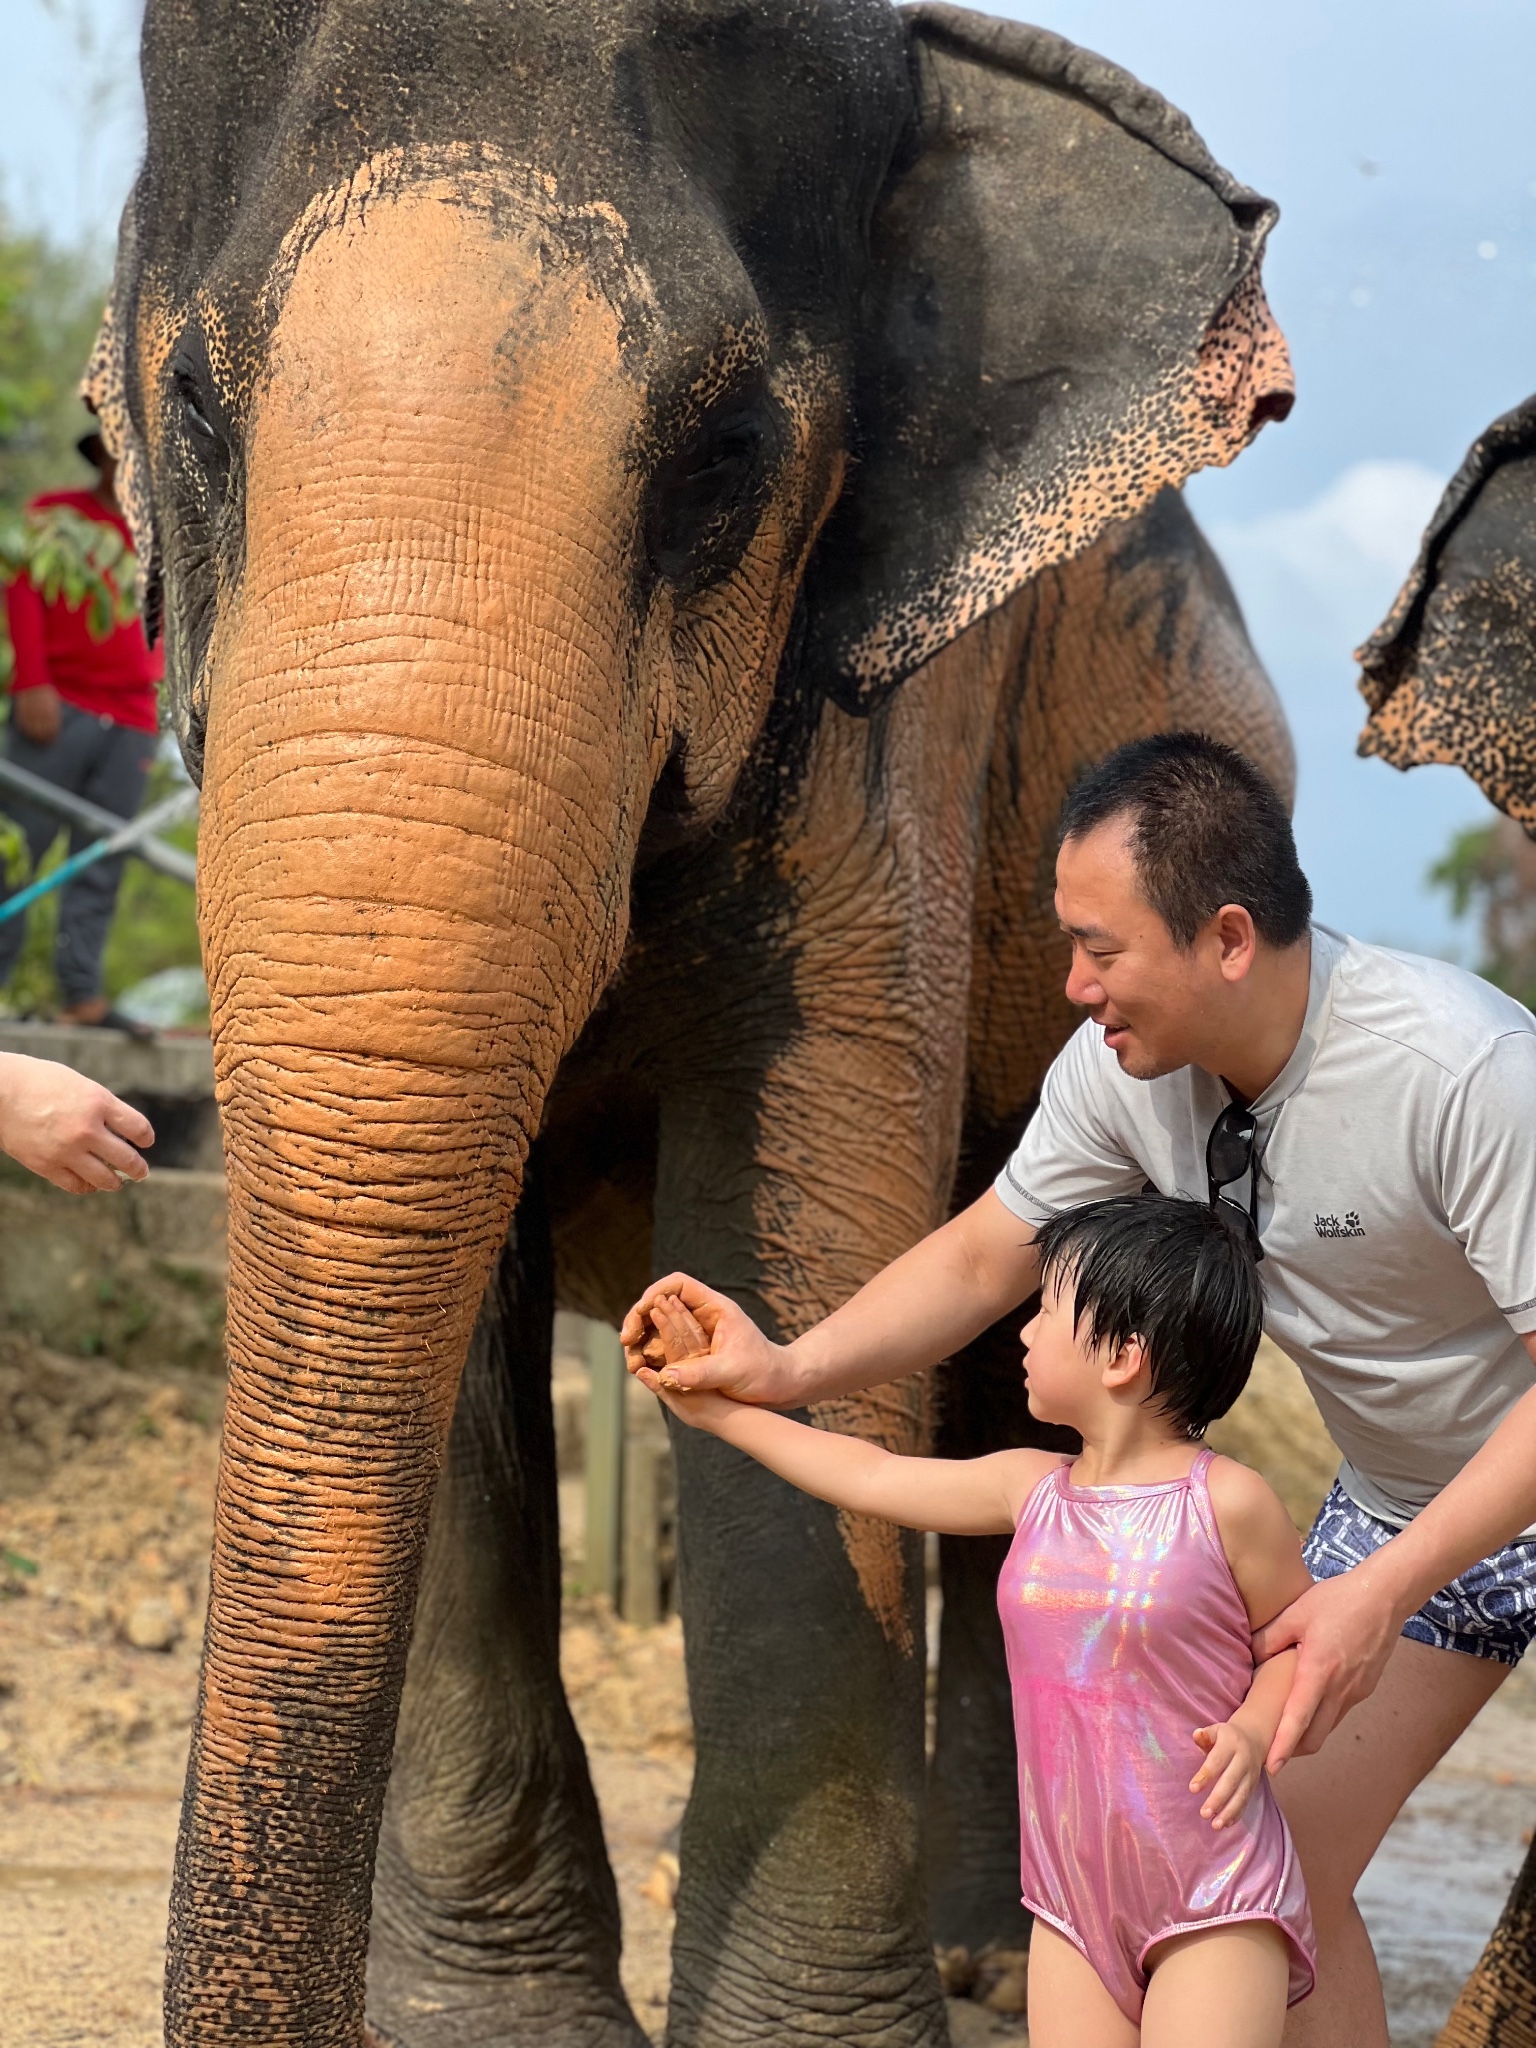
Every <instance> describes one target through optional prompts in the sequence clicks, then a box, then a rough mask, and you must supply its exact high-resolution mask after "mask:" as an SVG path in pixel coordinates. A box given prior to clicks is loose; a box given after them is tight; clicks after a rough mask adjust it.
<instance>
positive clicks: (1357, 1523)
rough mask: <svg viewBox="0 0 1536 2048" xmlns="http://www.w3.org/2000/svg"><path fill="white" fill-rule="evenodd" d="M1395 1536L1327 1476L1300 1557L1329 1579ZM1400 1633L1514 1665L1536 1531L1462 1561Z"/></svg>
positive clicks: (1525, 1630) (1529, 1595) (1529, 1625)
mask: <svg viewBox="0 0 1536 2048" xmlns="http://www.w3.org/2000/svg"><path fill="white" fill-rule="evenodd" d="M1396 1534H1397V1531H1396V1530H1395V1529H1394V1528H1393V1527H1392V1525H1391V1523H1390V1522H1379V1521H1378V1520H1377V1519H1376V1517H1375V1516H1374V1515H1368V1514H1367V1513H1366V1511H1365V1509H1364V1508H1362V1507H1360V1506H1358V1505H1357V1504H1356V1503H1355V1502H1354V1501H1352V1500H1351V1499H1350V1497H1349V1495H1348V1494H1347V1493H1346V1492H1345V1491H1344V1489H1343V1487H1342V1486H1340V1485H1339V1483H1338V1481H1337V1480H1335V1481H1334V1484H1333V1491H1332V1492H1331V1493H1330V1494H1329V1496H1328V1498H1327V1499H1326V1500H1325V1501H1324V1502H1323V1504H1322V1506H1321V1507H1320V1508H1319V1509H1318V1511H1317V1520H1316V1521H1315V1522H1314V1523H1313V1524H1312V1528H1311V1531H1310V1533H1309V1534H1308V1537H1307V1540H1306V1543H1305V1544H1304V1545H1303V1547H1302V1556H1303V1557H1304V1558H1305V1559H1306V1564H1307V1570H1308V1571H1309V1572H1310V1573H1311V1574H1312V1576H1313V1578H1314V1579H1336V1578H1337V1577H1338V1576H1339V1573H1340V1572H1347V1571H1348V1570H1349V1569H1350V1567H1351V1566H1352V1565H1357V1564H1361V1563H1363V1562H1364V1561H1365V1559H1366V1558H1368V1557H1369V1556H1370V1554H1371V1552H1372V1551H1373V1550H1380V1548H1381V1546H1382V1545H1383V1543H1387V1542H1390V1540H1391V1539H1392V1537H1394V1536H1395V1535H1396ZM1403 1634H1404V1635H1405V1636H1409V1637H1411V1638H1412V1639H1413V1641H1414V1642H1416V1643H1428V1644H1429V1645H1430V1647H1431V1648H1432V1649H1436V1650H1464V1651H1465V1652H1466V1654H1467V1655H1468V1656H1469V1657H1491V1658H1493V1660H1494V1662H1495V1663H1498V1664H1518V1663H1519V1662H1520V1658H1521V1656H1522V1654H1523V1653H1524V1651H1525V1648H1526V1645H1527V1644H1528V1643H1529V1642H1530V1640H1531V1638H1532V1636H1536V1537H1529V1536H1526V1537H1521V1538H1519V1539H1518V1540H1517V1541H1516V1542H1514V1543H1506V1544H1505V1546H1504V1548H1503V1549H1502V1550H1496V1551H1495V1552H1494V1553H1493V1555H1492V1557H1485V1558H1484V1559H1483V1561H1482V1563H1481V1564H1474V1565H1469V1566H1468V1567H1467V1569H1466V1570H1465V1571H1464V1572H1463V1573H1462V1575H1461V1577H1460V1578H1459V1579H1452V1581H1451V1583H1450V1584H1449V1585H1448V1586H1443V1587H1442V1588H1441V1590H1440V1591H1439V1592H1438V1593H1435V1594H1433V1595H1431V1597H1430V1598H1429V1599H1428V1600H1426V1601H1425V1602H1424V1605H1423V1606H1422V1607H1421V1608H1420V1609H1419V1611H1418V1613H1417V1614H1410V1615H1409V1617H1408V1619H1407V1620H1406V1621H1405V1622H1404V1623H1403Z"/></svg>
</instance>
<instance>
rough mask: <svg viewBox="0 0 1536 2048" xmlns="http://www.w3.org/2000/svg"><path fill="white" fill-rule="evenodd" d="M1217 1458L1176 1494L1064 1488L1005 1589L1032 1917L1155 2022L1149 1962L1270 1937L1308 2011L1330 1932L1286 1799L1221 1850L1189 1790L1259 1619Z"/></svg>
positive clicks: (1243, 1820) (1245, 1671)
mask: <svg viewBox="0 0 1536 2048" xmlns="http://www.w3.org/2000/svg"><path fill="white" fill-rule="evenodd" d="M1210 1462H1211V1453H1210V1452H1209V1451H1201V1453H1200V1454H1199V1456H1198V1457H1197V1458H1196V1459H1195V1462H1194V1466H1193V1468H1192V1470H1191V1471H1190V1473H1189V1475H1188V1477H1187V1478H1184V1479H1175V1480H1171V1481H1169V1482H1167V1483H1166V1484H1164V1485H1160V1486H1098V1487H1078V1486H1074V1485H1073V1484H1072V1482H1071V1480H1070V1478H1069V1476H1068V1471H1069V1468H1068V1467H1067V1466H1066V1465H1062V1466H1060V1467H1058V1468H1057V1470H1056V1471H1054V1472H1051V1473H1048V1474H1047V1475H1046V1477H1045V1478H1044V1479H1042V1480H1041V1481H1040V1484H1039V1485H1038V1486H1037V1487H1036V1488H1035V1490H1034V1492H1033V1493H1032V1494H1031V1495H1030V1496H1029V1499H1028V1500H1027V1501H1026V1502H1025V1503H1024V1510H1023V1513H1022V1514H1021V1515H1020V1516H1019V1525H1018V1528H1017V1530H1016V1531H1015V1533H1014V1538H1013V1546H1012V1548H1011V1549H1010V1550H1009V1552H1008V1558H1007V1562H1006V1563H1005V1564H1004V1566H1003V1570H1002V1576H1001V1578H1000V1579H999V1580H998V1587H997V1601H998V1609H999V1611H1000V1613H1001V1615H1002V1621H1003V1635H1004V1637H1005V1639H1006V1641H1007V1645H1008V1675H1009V1678H1010V1680H1011V1682H1012V1685H1013V1714H1014V1724H1015V1727H1016V1729H1017V1732H1018V1742H1019V1817H1020V1835H1021V1837H1022V1843H1023V1884H1024V1904H1025V1905H1026V1906H1028V1907H1029V1909H1030V1911H1031V1912H1033V1913H1036V1914H1038V1915H1039V1917H1040V1918H1041V1919H1042V1920H1045V1921H1047V1922H1048V1923H1049V1924H1050V1925H1051V1926H1052V1927H1054V1928H1055V1929H1056V1930H1057V1932H1058V1933H1060V1934H1063V1935H1065V1936H1066V1938H1067V1940H1068V1941H1070V1942H1072V1943H1073V1944H1074V1945H1075V1946H1076V1947H1077V1948H1079V1949H1081V1950H1082V1952H1083V1954H1084V1955H1085V1956H1086V1957H1087V1958H1088V1961H1089V1962H1090V1963H1091V1964H1092V1965H1093V1967H1094V1969H1095V1970H1096V1971H1097V1972H1098V1974H1099V1976H1100V1978H1101V1979H1102V1980H1103V1983H1104V1985H1105V1988H1106V1989H1107V1990H1108V1991H1109V1993H1110V1995H1111V1997H1112V1998H1113V1999H1114V2001H1115V2003H1116V2004H1117V2005H1118V2006H1119V2008H1120V2010H1121V2011H1122V2012H1123V2013H1124V2014H1125V2016H1126V2017H1127V2019H1129V2020H1132V2021H1135V2022H1139V2021H1140V2018H1141V2002H1142V1998H1143V1996H1144V1995H1145V1992H1146V1988H1147V1954H1148V1951H1149V1950H1151V1949H1152V1948H1154V1947H1155V1946H1156V1945H1157V1943H1158V1942H1160V1941H1165V1940H1166V1939H1167V1938H1168V1937H1169V1936H1170V1935H1173V1934H1188V1933H1191V1932H1193V1931H1194V1930H1195V1929H1197V1928H1202V1927H1220V1926H1223V1925H1229V1924H1231V1923H1232V1922H1234V1921H1239V1920H1270V1921H1273V1922H1274V1923H1275V1925H1276V1926H1277V1927H1279V1928H1280V1929H1281V1931H1282V1932H1283V1933H1284V1934H1285V1936H1286V1938H1287V1940H1288V1941H1289V1943H1290V1950H1291V1987H1290V2003H1291V2004H1292V2005H1294V2004H1296V2002H1297V2001H1298V2000H1299V1999H1302V1998H1305V1997H1306V1995H1307V1993H1308V1992H1309V1991H1310V1990H1311V1989H1312V1975H1313V1940H1312V1916H1311V1914H1310V1912H1309V1911H1308V1908H1307V1892H1306V1886H1305V1885H1304V1883H1303V1882H1302V1876H1301V1870H1300V1866H1299V1865H1298V1864H1297V1861H1296V1856H1295V1852H1294V1851H1293V1849H1292V1847H1291V1838H1290V1833H1289V1831H1288V1830H1287V1828H1286V1825H1285V1821H1284V1819H1283V1818H1282V1816H1281V1813H1280V1809H1279V1807H1278V1806H1277V1805H1276V1804H1275V1800H1274V1795H1273V1794H1272V1792H1271V1791H1270V1788H1269V1784H1268V1781H1267V1780H1266V1781H1265V1782H1264V1783H1262V1784H1261V1785H1260V1786H1259V1788H1258V1790H1257V1791H1256V1792H1254V1794H1253V1795H1252V1797H1251V1798H1250V1799H1249V1802H1248V1805H1247V1806H1246V1808H1245V1809H1244V1811H1243V1813H1242V1815H1241V1816H1240V1818H1239V1819H1238V1820H1236V1821H1235V1822H1234V1823H1233V1824H1232V1826H1231V1827H1229V1828H1223V1829H1221V1831H1220V1832H1219V1833H1218V1832H1217V1831H1215V1830H1214V1829H1213V1828H1212V1827H1211V1824H1210V1822H1209V1821H1205V1820H1202V1819H1201V1818H1200V1795H1198V1794H1197V1793H1194V1792H1191V1791H1190V1789H1189V1781H1190V1779H1191V1778H1192V1777H1193V1776H1194V1775H1195V1772H1196V1770H1197V1769H1198V1768H1199V1764H1200V1760H1201V1753H1200V1751H1199V1749H1198V1748H1197V1747H1196V1746H1195V1742H1194V1739H1193V1731H1194V1730H1195V1729H1196V1728H1203V1727H1205V1726H1207V1725H1208V1724H1209V1723H1211V1722H1215V1721H1225V1720H1227V1719H1228V1718H1229V1717H1230V1716H1231V1715H1232V1714H1233V1713H1234V1712H1235V1711H1236V1709H1237V1708H1238V1707H1239V1706H1241V1704H1242V1702H1243V1701H1244V1699H1245V1698H1246V1697H1247V1694H1248V1688H1249V1686H1250V1684H1251V1683H1252V1681H1253V1654H1252V1649H1251V1646H1250V1634H1249V1627H1248V1615H1247V1611H1246V1610H1245V1608H1244V1606H1243V1601H1242V1596H1241V1595H1240V1594H1239V1592H1238V1590H1237V1584H1236V1581H1235V1580H1234V1579H1233V1577H1232V1569H1231V1566H1230V1565H1229V1564H1228V1563H1227V1558H1226V1553H1225V1551H1223V1549H1222V1547H1221V1538H1220V1536H1219V1535H1218V1533H1217V1529H1216V1519H1215V1516H1214V1515H1213V1514H1212V1512H1211V1497H1210V1494H1209V1492H1208V1491H1207V1488H1206V1470H1207V1468H1208V1466H1209V1465H1210Z"/></svg>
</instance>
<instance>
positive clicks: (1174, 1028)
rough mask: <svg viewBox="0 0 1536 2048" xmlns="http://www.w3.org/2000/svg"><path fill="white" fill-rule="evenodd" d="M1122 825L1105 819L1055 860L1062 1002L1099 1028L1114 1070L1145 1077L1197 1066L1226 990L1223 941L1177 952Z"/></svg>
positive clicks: (1199, 942)
mask: <svg viewBox="0 0 1536 2048" xmlns="http://www.w3.org/2000/svg"><path fill="white" fill-rule="evenodd" d="M1128 834H1129V821H1128V820H1126V819H1124V818H1110V819H1109V820H1107V822H1106V823H1104V824H1102V825H1100V826H1099V827H1098V828H1097V829H1096V830H1095V831H1092V832H1088V833H1085V834H1084V835H1083V837H1082V838H1081V839H1068V840H1067V841H1066V842H1065V843H1064V844H1063V846H1062V849H1061V851H1060V853H1059V854H1058V855H1057V856H1056V915H1057V917H1058V918H1059V919H1060V921H1061V926H1062V929H1063V930H1064V931H1065V932H1066V933H1067V935H1068V937H1069V938H1070V939H1071V941H1072V970H1071V972H1070V973H1069V974H1068V976H1067V1000H1068V1002H1071V1003H1077V1004H1079V1005H1080V1006H1081V1007H1082V1008H1083V1009H1085V1010H1086V1011H1087V1012H1088V1014H1089V1016H1090V1017H1092V1019H1093V1021H1094V1023H1095V1024H1097V1025H1099V1026H1100V1027H1101V1028H1102V1030H1103V1032H1104V1042H1105V1044H1106V1045H1107V1046H1108V1047H1109V1049H1110V1051H1111V1052H1112V1053H1113V1054H1114V1055H1115V1058H1116V1059H1117V1060H1118V1061H1119V1062H1120V1066H1121V1070H1122V1071H1123V1072H1124V1073H1127V1074H1130V1075H1131V1076H1132V1077H1133V1078H1134V1079H1135V1080H1138V1081H1152V1080H1155V1079H1156V1078H1157V1076H1158V1075H1159V1074H1171V1073H1173V1072H1174V1070H1175V1069H1176V1068H1178V1067H1187V1066H1189V1065H1191V1064H1195V1065H1198V1064H1200V1063H1201V1062H1200V1055H1201V1052H1202V1050H1203V1049H1204V1047H1205V1046H1206V1044H1207V1043H1208V1041H1209V1040H1210V1037H1211V1024H1212V1020H1213V1018H1214V1017H1215V1016H1217V1015H1219V1014H1220V1013H1221V1010H1222V1007H1223V998H1224V997H1226V996H1227V995H1228V993H1229V990H1228V986H1227V982H1226V979H1225V977H1224V976H1223V974H1222V972H1221V957H1222V956H1221V942H1220V940H1219V938H1218V937H1216V936H1215V934H1214V933H1208V932H1201V933H1199V934H1197V936H1196V939H1195V943H1194V945H1193V946H1192V947H1191V948H1190V949H1189V950H1188V951H1187V952H1185V951H1182V950H1181V949H1180V948H1179V947H1178V946H1176V945H1175V944H1174V942H1173V938H1172V936H1171V934H1170V933H1169V930H1168V927H1167V925H1165V924H1164V923H1163V920H1162V919H1161V918H1160V917H1159V916H1158V914H1157V912H1156V911H1155V910H1154V909H1153V908H1152V906H1151V905H1150V904H1149V903H1148V902H1147V901H1146V899H1145V897H1144V896H1143V895H1142V894H1141V891H1140V889H1139V887H1138V885H1137V880H1136V866H1135V862H1134V860H1133V858H1132V855H1131V849H1130V845H1129V841H1128Z"/></svg>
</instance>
